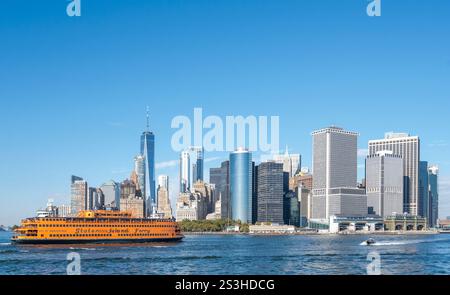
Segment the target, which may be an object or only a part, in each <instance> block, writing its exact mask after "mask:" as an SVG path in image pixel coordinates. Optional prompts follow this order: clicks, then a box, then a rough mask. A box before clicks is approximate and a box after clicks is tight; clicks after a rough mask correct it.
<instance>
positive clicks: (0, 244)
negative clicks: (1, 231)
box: [0, 243, 11, 246]
mask: <svg viewBox="0 0 450 295" xmlns="http://www.w3.org/2000/svg"><path fill="white" fill-rule="evenodd" d="M9 245H11V243H0V246H9Z"/></svg>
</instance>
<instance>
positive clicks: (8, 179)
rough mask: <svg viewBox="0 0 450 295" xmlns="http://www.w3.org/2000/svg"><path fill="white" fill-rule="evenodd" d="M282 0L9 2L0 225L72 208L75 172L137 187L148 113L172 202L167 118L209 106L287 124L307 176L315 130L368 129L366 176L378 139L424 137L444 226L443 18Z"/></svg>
mask: <svg viewBox="0 0 450 295" xmlns="http://www.w3.org/2000/svg"><path fill="white" fill-rule="evenodd" d="M287 2H289V5H288V4H286V3H285V4H281V3H276V2H268V3H265V4H257V2H255V1H250V2H249V3H241V2H233V3H231V4H228V5H225V3H224V2H217V3H215V4H214V5H212V4H208V3H206V2H204V1H197V2H194V3H192V4H187V3H181V2H180V3H178V4H177V5H174V6H171V7H168V6H164V5H162V4H161V3H159V2H155V3H143V4H142V5H140V8H139V9H138V8H136V7H132V6H127V5H126V4H117V5H118V6H120V8H121V10H118V7H116V6H114V7H110V6H108V5H105V3H106V2H104V3H103V2H102V1H91V2H89V4H88V5H89V6H88V7H89V10H88V11H89V12H86V13H85V14H84V15H83V16H82V17H80V18H79V19H76V20H74V19H68V18H67V16H65V15H64V14H62V13H60V11H59V6H64V5H65V3H62V4H61V3H59V4H58V1H45V2H42V1H39V2H36V3H27V4H26V5H25V4H23V3H17V2H16V1H6V4H5V7H4V8H3V9H4V10H6V11H8V15H6V16H5V17H4V18H2V20H1V21H0V22H2V25H1V26H0V36H2V46H1V47H0V56H1V59H0V81H2V82H1V87H0V97H1V98H2V101H3V102H4V107H2V108H1V109H0V122H1V124H0V131H1V132H2V134H3V136H4V138H5V139H4V141H3V145H2V146H1V148H0V163H1V166H0V179H1V183H2V184H3V190H2V193H1V194H2V195H1V198H0V208H1V209H0V210H1V212H0V218H1V219H0V224H4V225H13V224H17V223H18V222H19V221H20V219H21V218H24V217H28V216H33V215H34V214H35V212H36V210H37V209H39V208H43V207H45V204H46V202H47V199H49V198H52V199H54V200H55V202H56V203H58V204H69V202H70V176H71V175H78V176H81V177H83V178H84V179H86V180H87V181H88V182H89V184H92V185H93V186H100V185H101V184H103V183H105V182H107V181H109V180H111V179H112V180H115V181H117V182H120V181H122V180H124V179H125V178H129V177H130V172H131V171H132V169H133V159H134V157H135V156H136V155H138V154H139V152H140V149H139V140H140V135H141V134H142V132H144V131H145V129H146V117H145V111H146V106H149V109H150V123H149V125H150V130H151V131H152V132H153V133H154V134H155V163H156V165H155V166H156V167H155V170H156V171H155V178H157V177H158V176H159V175H162V174H164V175H168V176H169V178H170V194H171V202H172V206H173V204H174V203H175V202H176V198H177V193H178V191H179V188H178V186H179V183H178V174H179V171H178V169H179V152H177V151H173V149H172V148H171V139H172V136H173V134H174V132H175V131H176V130H175V129H172V128H171V121H172V119H173V118H174V117H176V116H188V117H189V118H191V120H193V113H194V109H195V108H197V107H201V108H202V109H203V113H204V117H206V116H209V115H213V116H219V117H221V118H225V116H239V115H241V116H244V117H247V116H250V115H252V116H279V118H280V152H281V153H283V152H284V149H285V147H286V146H287V147H289V151H290V152H292V153H298V154H301V156H302V166H306V167H309V168H312V161H311V158H312V138H311V132H312V131H314V130H318V129H320V128H325V127H327V126H330V125H336V126H340V127H343V128H345V129H346V130H352V131H355V132H358V133H359V134H360V136H359V138H358V155H359V156H358V177H357V179H358V181H361V179H362V178H363V177H364V159H365V156H366V153H367V149H368V141H369V140H374V139H382V138H384V134H385V133H386V132H391V131H393V132H405V133H409V134H410V135H417V136H419V137H420V140H421V159H424V160H426V161H428V163H429V164H430V165H432V164H435V165H438V166H439V184H440V186H439V201H440V218H445V217H446V216H449V215H450V172H449V171H450V159H449V156H448V155H449V152H450V134H449V132H448V130H447V128H446V127H447V126H448V117H447V112H448V111H447V110H448V109H449V107H450V102H449V97H448V93H450V91H449V90H450V86H449V85H450V83H449V82H450V55H449V52H450V41H449V40H448V38H446V37H445V36H447V33H448V28H447V27H446V26H445V20H446V15H445V14H444V13H443V12H440V11H434V12H433V14H431V13H430V11H428V10H427V8H424V7H422V5H420V2H419V1H412V2H410V3H408V8H407V9H405V7H404V3H403V4H401V3H394V2H387V3H384V7H385V11H390V13H386V14H384V15H383V17H382V18H380V19H371V18H368V17H367V15H364V14H363V13H360V11H363V8H364V6H365V5H366V3H365V2H364V1H362V2H361V4H360V5H355V4H354V3H353V4H349V3H345V2H344V3H339V4H338V3H334V2H333V1H327V5H328V7H327V9H323V8H322V7H319V5H317V4H315V3H314V2H312V1H310V2H299V3H296V2H295V1H287ZM199 3H201V4H202V5H201V7H199V5H198V4H199ZM436 3H437V4H436V5H439V6H440V7H442V10H441V11H444V10H448V9H450V7H449V6H450V4H449V3H447V2H445V1H436ZM34 10H37V11H39V13H34V12H33V11H34ZM124 11H125V12H126V13H124ZM363 12H364V11H363ZM144 15H145V17H144ZM50 16H51V17H50ZM280 16H283V17H282V18H280ZM99 18H101V19H102V22H101V23H100V24H97V23H96V22H97V20H98V19H99ZM118 20H120V21H118ZM432 20H433V21H436V22H441V23H442V25H441V26H436V25H435V23H432V22H431V21H432ZM6 22H7V23H8V26H5V25H3V24H4V23H6ZM94 24H95V25H94ZM129 32H133V33H129ZM18 36H21V38H19V37H18ZM138 42H139V43H138ZM327 42H334V44H335V45H334V46H333V47H332V48H330V47H329V46H327ZM387 42H388V43H387ZM85 44H89V46H85ZM136 44H139V46H137V45H136ZM265 101H270V103H261V102H265ZM204 156H205V159H204V162H205V167H204V173H205V175H204V179H209V168H212V167H220V163H221V162H222V161H224V160H226V159H228V158H229V153H228V152H220V153H219V152H205V155H204ZM253 158H254V159H256V161H259V160H260V158H261V155H260V154H259V153H255V154H254V155H253Z"/></svg>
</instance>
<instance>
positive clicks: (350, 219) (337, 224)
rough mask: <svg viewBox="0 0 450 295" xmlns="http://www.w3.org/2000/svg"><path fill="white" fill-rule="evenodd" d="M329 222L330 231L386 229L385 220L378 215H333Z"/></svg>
mask: <svg viewBox="0 0 450 295" xmlns="http://www.w3.org/2000/svg"><path fill="white" fill-rule="evenodd" d="M329 224H330V227H329V232H330V233H339V232H382V231H384V220H383V218H382V217H381V216H378V215H365V216H360V215H353V216H352V215H349V216H345V215H332V216H330V223H329Z"/></svg>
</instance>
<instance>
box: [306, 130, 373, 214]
mask: <svg viewBox="0 0 450 295" xmlns="http://www.w3.org/2000/svg"><path fill="white" fill-rule="evenodd" d="M312 137H313V175H314V177H313V191H312V194H313V199H312V202H313V214H312V215H313V216H312V218H314V219H327V220H328V219H329V217H330V214H335V213H336V214H339V213H341V212H339V210H337V211H336V210H331V209H332V208H331V205H332V203H331V202H330V201H331V199H330V196H331V191H332V190H333V195H335V192H336V190H335V189H338V188H356V185H357V152H358V151H357V142H358V133H356V132H350V131H346V130H344V129H342V128H338V127H329V128H324V129H321V130H318V131H314V132H313V133H312ZM346 192H347V193H346V194H345V196H344V197H343V198H344V199H345V197H346V196H349V195H352V194H349V191H348V190H347V191H346ZM354 195H355V200H359V201H363V200H362V197H361V192H360V191H357V192H355V194H354ZM360 199H361V200H360ZM339 202H340V201H339ZM339 208H340V207H339ZM366 211H367V210H366ZM361 213H362V212H361ZM366 213H367V212H366Z"/></svg>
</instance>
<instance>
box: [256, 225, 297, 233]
mask: <svg viewBox="0 0 450 295" xmlns="http://www.w3.org/2000/svg"><path fill="white" fill-rule="evenodd" d="M249 233H250V234H252V235H279V234H294V233H295V227H294V226H293V225H279V224H259V225H250V226H249Z"/></svg>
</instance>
